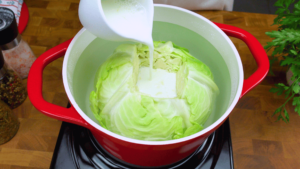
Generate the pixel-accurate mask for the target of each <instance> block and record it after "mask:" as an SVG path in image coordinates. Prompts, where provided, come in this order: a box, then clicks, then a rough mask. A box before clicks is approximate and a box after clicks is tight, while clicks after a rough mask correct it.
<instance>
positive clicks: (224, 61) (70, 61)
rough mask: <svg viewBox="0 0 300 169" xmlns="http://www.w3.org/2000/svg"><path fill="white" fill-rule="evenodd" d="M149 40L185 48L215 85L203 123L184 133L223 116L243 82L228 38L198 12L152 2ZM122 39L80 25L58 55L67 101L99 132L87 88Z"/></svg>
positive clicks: (214, 122)
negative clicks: (212, 105) (215, 92)
mask: <svg viewBox="0 0 300 169" xmlns="http://www.w3.org/2000/svg"><path fill="white" fill-rule="evenodd" d="M95 22H96V21H95ZM153 40H155V41H172V42H174V43H175V44H176V45H179V46H182V47H185V48H187V49H189V51H190V53H191V54H192V55H193V56H194V57H196V58H198V59H199V60H201V61H202V62H204V63H205V64H206V65H208V66H209V67H210V68H211V71H212V73H213V75H214V77H215V78H214V79H215V82H216V84H217V85H218V87H219V89H220V94H219V95H218V96H217V99H216V103H215V108H214V111H213V112H212V114H211V116H210V117H209V119H208V120H207V122H206V124H205V126H204V127H206V129H204V130H202V131H201V132H199V133H197V134H195V136H189V137H196V136H197V135H200V134H203V133H204V132H207V131H209V130H210V129H211V128H213V127H214V126H216V125H217V124H218V123H220V122H221V121H223V120H224V119H225V118H226V117H227V116H228V115H229V113H230V112H231V110H232V109H233V107H234V106H235V104H236V102H237V101H238V99H239V96H240V94H241V89H242V85H243V69H242V65H241V61H240V57H239V55H238V53H237V51H236V48H235V47H234V45H233V44H232V42H231V41H230V39H229V38H228V37H227V36H226V35H225V34H224V33H223V32H222V31H221V30H220V29H217V27H216V26H215V25H214V24H213V23H211V22H210V21H209V20H207V19H205V18H204V17H202V16H199V15H198V14H195V13H192V12H189V11H187V10H183V9H181V8H177V7H170V6H166V5H156V6H155V15H154V25H153ZM122 43H130V42H113V41H107V40H103V39H100V38H96V37H95V36H94V35H92V34H91V33H90V32H88V31H87V30H85V29H82V30H81V31H80V32H79V33H78V34H77V35H76V37H75V38H74V39H73V41H72V43H71V44H70V46H69V49H68V51H67V53H66V56H65V60H64V68H63V78H64V79H63V80H64V85H65V88H66V92H67V94H68V97H69V99H70V101H71V103H72V104H73V106H74V107H75V108H76V110H77V111H78V112H79V113H80V114H81V115H82V117H83V118H84V119H85V120H86V121H88V122H89V123H91V124H92V125H94V126H96V128H99V129H101V130H103V131H105V132H107V131H106V130H104V129H103V128H101V127H99V126H97V124H99V123H98V121H97V120H96V118H95V117H94V115H93V113H92V111H91V109H90V102H89V94H90V93H91V91H92V90H93V85H94V78H95V74H96V71H97V70H98V68H99V66H100V65H101V64H102V63H103V62H104V61H105V60H106V59H107V57H109V56H110V55H111V54H112V52H113V50H114V49H115V48H116V47H117V46H118V45H120V44H122ZM116 137H118V136H116Z"/></svg>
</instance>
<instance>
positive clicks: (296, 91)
mask: <svg viewBox="0 0 300 169" xmlns="http://www.w3.org/2000/svg"><path fill="white" fill-rule="evenodd" d="M293 91H294V92H295V93H297V94H298V93H299V91H300V86H299V84H298V83H295V85H294V86H293Z"/></svg>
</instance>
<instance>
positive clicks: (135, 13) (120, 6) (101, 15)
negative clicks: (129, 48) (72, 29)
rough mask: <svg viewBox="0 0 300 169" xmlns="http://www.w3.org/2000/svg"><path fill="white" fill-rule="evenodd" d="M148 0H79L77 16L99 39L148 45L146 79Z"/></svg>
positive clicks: (150, 8) (149, 33) (150, 4)
mask: <svg viewBox="0 0 300 169" xmlns="http://www.w3.org/2000/svg"><path fill="white" fill-rule="evenodd" d="M153 14H154V6H153V1H152V0H81V1H80V4H79V19H80V22H81V23H82V25H83V26H84V27H85V28H86V29H87V30H88V31H90V32H91V33H93V34H94V35H96V36H98V37H99V38H102V39H106V40H111V41H134V42H139V43H143V44H145V45H147V46H148V47H149V53H150V54H149V62H150V69H149V70H150V74H149V75H150V78H151V72H152V71H151V70H152V68H153V49H154V47H153V39H152V27H153Z"/></svg>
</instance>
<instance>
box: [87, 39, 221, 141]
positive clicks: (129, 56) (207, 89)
mask: <svg viewBox="0 0 300 169" xmlns="http://www.w3.org/2000/svg"><path fill="white" fill-rule="evenodd" d="M141 67H149V49H148V47H147V46H146V45H143V44H122V45H120V46H119V47H117V48H116V49H115V51H114V52H113V54H112V55H111V56H110V57H109V58H108V59H107V60H106V61H105V62H104V63H103V64H102V65H101V66H100V68H99V70H98V71H97V75H96V77H95V84H94V86H95V88H94V91H92V92H91V93H90V103H91V110H92V112H93V113H94V115H95V117H96V119H97V120H98V121H99V124H100V125H101V126H102V127H103V128H105V129H107V130H110V131H112V132H114V133H116V134H119V135H122V136H125V137H129V138H133V139H139V140H148V141H164V140H172V139H179V138H183V137H186V136H189V135H192V134H195V133H197V132H199V131H201V130H202V129H203V125H204V124H205V122H206V120H207V119H208V117H209V116H210V114H211V112H212V108H213V104H214V100H215V99H214V98H215V96H216V95H217V94H218V92H219V89H218V87H217V85H216V84H215V83H214V81H213V74H212V72H211V71H210V69H209V67H208V66H206V65H205V64H204V63H202V62H201V61H199V60H198V59H196V58H194V57H193V56H192V55H191V54H190V53H189V51H188V50H187V49H186V48H183V47H179V46H177V45H175V44H173V43H172V42H162V41H159V42H158V41H154V59H153V67H154V69H162V70H166V71H168V72H170V73H175V74H176V95H177V96H176V97H173V98H157V97H153V96H149V95H147V94H144V93H142V92H140V91H139V88H138V86H137V82H138V80H139V79H138V75H139V70H140V68H141Z"/></svg>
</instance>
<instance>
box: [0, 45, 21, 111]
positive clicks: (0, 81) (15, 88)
mask: <svg viewBox="0 0 300 169" xmlns="http://www.w3.org/2000/svg"><path fill="white" fill-rule="evenodd" d="M26 97H27V90H26V88H25V86H24V85H23V83H22V80H21V79H20V78H19V76H18V75H17V73H16V72H14V70H13V69H12V68H11V67H9V65H7V64H6V63H5V61H4V58H3V55H2V52H1V49H0V100H2V101H3V102H5V103H6V104H7V105H8V106H9V107H10V108H11V109H14V108H16V107H18V106H20V105H21V104H22V103H23V102H24V101H25V100H26Z"/></svg>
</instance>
